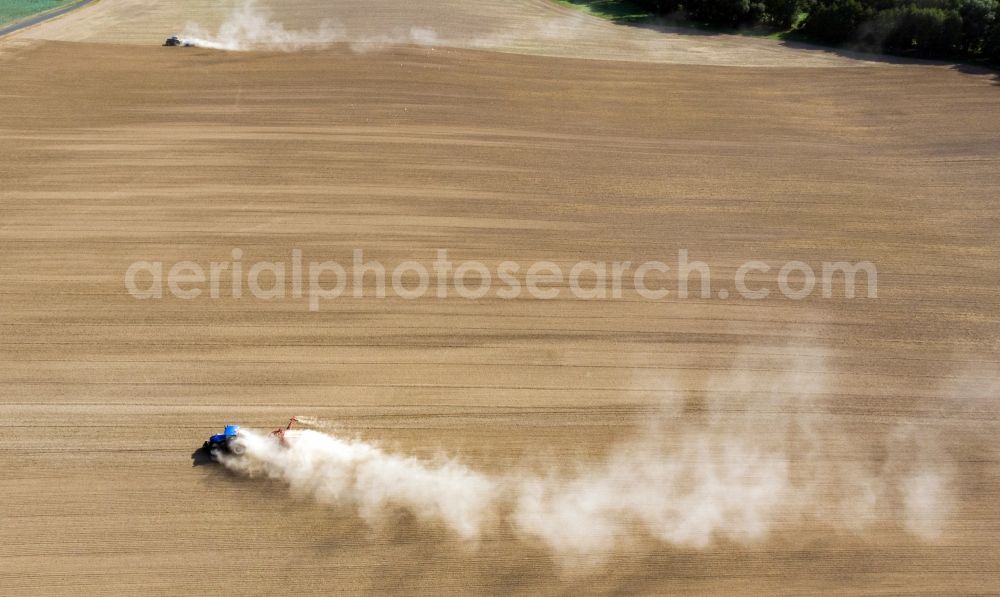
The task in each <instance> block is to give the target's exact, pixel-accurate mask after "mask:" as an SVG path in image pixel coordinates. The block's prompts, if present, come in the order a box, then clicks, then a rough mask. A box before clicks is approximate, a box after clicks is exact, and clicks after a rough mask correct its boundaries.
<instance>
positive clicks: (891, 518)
mask: <svg viewBox="0 0 1000 597" xmlns="http://www.w3.org/2000/svg"><path fill="white" fill-rule="evenodd" d="M822 363H823V359H822V358H813V359H804V360H803V362H801V363H797V364H795V365H794V366H792V367H787V366H786V367H784V368H782V369H780V370H778V369H776V370H769V369H768V368H767V367H761V366H760V363H753V362H744V363H741V364H739V366H738V367H736V368H734V369H733V370H732V371H730V372H727V373H723V374H719V375H716V376H713V377H712V378H711V379H708V380H707V381H706V382H705V384H706V385H705V387H704V388H702V389H701V390H699V391H696V392H691V393H690V396H689V400H688V401H687V402H684V403H671V404H664V405H663V407H662V409H661V412H660V413H659V414H658V415H657V416H655V417H652V418H651V422H650V423H649V424H648V425H646V426H645V427H644V428H642V429H638V430H636V432H635V433H634V435H633V437H632V438H630V439H627V440H625V441H623V442H621V443H620V444H619V445H617V446H614V447H613V448H612V449H611V450H610V451H609V453H608V455H607V456H606V457H605V458H604V459H603V461H600V462H576V463H569V464H568V465H567V466H565V467H562V468H560V469H559V470H538V469H537V468H534V467H532V466H531V465H529V464H527V463H525V464H524V465H522V466H519V467H515V468H516V470H510V471H506V472H504V473H503V474H499V475H489V474H486V473H482V472H478V471H476V470H473V469H472V468H469V467H468V466H465V465H463V464H462V463H460V462H459V461H458V460H456V459H452V458H441V459H439V460H421V459H418V458H415V457H412V456H407V455H404V454H396V453H392V452H389V451H386V450H384V449H382V448H380V447H379V446H377V445H375V444H373V443H370V442H366V441H363V440H360V439H346V438H343V437H339V436H338V435H336V434H333V433H331V432H330V427H329V426H328V425H326V424H324V423H323V422H321V421H319V420H316V419H309V418H300V421H302V422H305V423H307V424H310V426H326V432H321V431H318V430H316V429H304V430H293V431H290V432H287V433H286V436H285V437H286V439H285V440H280V439H279V438H276V437H272V436H267V435H261V434H258V433H254V432H246V433H242V435H241V436H240V438H239V439H238V442H239V444H240V446H241V447H243V448H244V450H243V452H244V453H243V454H241V455H240V456H224V457H223V458H222V462H223V463H224V464H225V466H227V467H228V468H229V469H231V470H233V471H236V472H237V473H241V474H245V475H248V476H251V477H267V478H271V479H276V480H280V481H282V482H284V483H285V484H287V485H288V486H289V487H290V488H291V490H293V491H294V492H295V493H298V494H302V495H308V496H311V497H313V498H315V499H317V500H318V501H320V502H323V503H328V504H336V505H347V506H352V507H354V508H356V509H357V512H358V513H359V514H360V516H362V517H363V518H364V519H365V520H366V521H368V522H369V523H371V524H373V525H374V524H377V523H378V522H379V521H380V520H383V519H386V518H387V515H388V514H389V513H391V512H392V511H393V509H399V508H402V509H405V510H408V511H410V512H411V513H412V514H413V515H414V516H415V517H416V518H418V519H420V520H424V521H437V522H440V523H443V524H444V525H446V526H447V527H448V528H449V529H451V530H452V531H453V532H454V533H455V534H456V535H457V536H458V537H460V538H461V539H462V540H465V541H475V540H477V539H480V538H483V537H484V536H486V535H488V534H489V533H493V532H495V531H496V529H497V528H499V525H504V526H505V527H506V528H508V529H510V530H512V531H513V532H515V533H516V534H517V535H518V536H520V537H522V538H523V539H524V540H526V541H532V542H535V543H539V544H542V545H544V546H546V547H547V548H549V549H550V550H551V551H552V552H553V553H554V554H555V555H556V556H557V557H558V558H560V559H561V560H562V561H563V562H565V563H568V564H573V563H576V562H588V563H594V562H600V561H602V560H604V559H605V558H607V557H608V556H609V555H611V554H613V553H614V552H615V551H616V550H617V549H620V548H623V547H627V546H629V545H632V544H634V543H635V542H637V541H640V540H647V541H648V540H653V541H656V542H660V543H662V544H665V545H668V546H675V547H679V548H687V549H702V550H705V549H711V548H713V546H716V545H720V544H723V543H729V544H742V545H751V544H758V543H762V542H766V541H767V540H768V538H769V537H770V536H771V535H772V534H773V532H774V531H776V530H777V529H779V528H780V529H788V528H810V529H829V530H832V531H837V532H861V531H864V530H866V529H868V528H870V527H872V526H874V525H880V526H881V527H883V528H885V527H889V528H897V529H899V530H901V531H903V532H906V533H908V534H910V535H911V536H912V537H914V538H915V539H918V540H923V541H936V540H938V539H940V538H941V537H942V535H943V533H944V531H945V528H946V526H947V523H948V520H949V516H950V513H951V512H952V511H953V509H954V507H955V503H954V502H955V498H954V490H953V485H954V470H953V466H952V465H951V464H950V463H949V461H948V458H947V454H946V453H945V451H943V450H942V449H941V448H940V442H939V441H938V439H937V438H936V437H935V436H934V434H933V433H932V432H930V431H927V430H926V429H921V428H918V427H916V426H914V425H912V424H908V423H906V422H902V423H897V424H896V425H895V426H894V427H893V428H891V431H889V432H888V433H886V434H885V436H884V437H874V438H872V437H868V438H856V437H854V436H852V435H851V434H850V433H848V431H847V430H846V429H842V428H841V427H840V426H839V424H838V423H837V422H836V421H837V419H838V418H837V417H835V416H831V415H830V413H828V412H826V410H825V409H824V407H823V404H822V403H821V400H820V399H821V397H823V396H826V395H828V394H829V389H830V386H831V384H832V383H833V378H832V376H830V375H828V374H827V373H826V372H825V370H824V369H823V365H822ZM786 365H787V364H786ZM681 394H683V393H681ZM691 396H695V397H696V398H697V399H696V400H694V402H693V404H692V403H691V400H690V397H691ZM692 411H693V414H692Z"/></svg>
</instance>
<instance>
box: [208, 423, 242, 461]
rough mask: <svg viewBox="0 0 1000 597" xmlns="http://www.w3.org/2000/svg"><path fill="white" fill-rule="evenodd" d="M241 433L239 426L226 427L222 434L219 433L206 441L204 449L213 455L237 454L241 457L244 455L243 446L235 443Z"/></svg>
mask: <svg viewBox="0 0 1000 597" xmlns="http://www.w3.org/2000/svg"><path fill="white" fill-rule="evenodd" d="M239 432H240V426H239V425H226V428H225V430H223V432H222V433H217V434H215V435H213V436H212V437H210V438H208V439H207V440H205V443H204V445H202V449H204V450H207V451H209V452H210V453H212V454H213V455H214V454H216V453H223V454H235V455H237V456H239V455H240V454H242V453H243V446H241V445H239V444H237V443H236V442H235V441H234V440H235V439H236V436H237V434H238V433H239Z"/></svg>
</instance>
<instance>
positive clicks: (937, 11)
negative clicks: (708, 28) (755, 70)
mask: <svg viewBox="0 0 1000 597" xmlns="http://www.w3.org/2000/svg"><path fill="white" fill-rule="evenodd" d="M634 4H638V5H639V6H640V7H641V8H642V9H644V10H647V11H649V12H652V13H655V14H660V15H675V14H678V13H680V14H683V15H684V16H685V17H686V18H687V19H689V20H692V21H696V22H699V23H704V24H707V25H712V26H716V27H740V26H744V25H751V24H755V23H766V24H770V25H772V26H775V27H778V28H781V29H789V28H793V27H794V28H795V30H796V31H798V32H800V33H801V35H803V36H804V37H806V38H808V39H814V40H817V41H821V42H824V43H829V44H837V45H841V44H843V45H850V46H853V47H858V48H860V49H865V50H869V51H882V52H887V53H892V54H904V55H914V56H922V57H935V58H982V59H987V60H991V61H994V62H995V63H997V64H1000V0H635V2H634Z"/></svg>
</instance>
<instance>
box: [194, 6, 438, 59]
mask: <svg viewBox="0 0 1000 597" xmlns="http://www.w3.org/2000/svg"><path fill="white" fill-rule="evenodd" d="M180 39H181V42H182V43H184V44H190V45H193V46H197V47H201V48H209V49H214V50H227V51H231V52H238V51H248V50H268V51H280V52H295V51H299V50H304V49H307V48H323V47H326V46H329V45H332V44H335V43H346V44H349V47H350V48H351V49H352V50H353V51H355V52H359V53H362V52H369V51H375V50H380V49H383V48H386V47H390V46H394V45H400V44H411V45H420V46H430V45H435V44H437V43H438V42H439V40H438V35H437V33H436V32H435V31H434V30H433V29H430V28H428V27H411V28H409V29H394V30H393V31H390V32H387V33H384V34H379V35H367V36H351V35H349V34H348V32H347V31H346V30H345V29H344V28H343V27H342V26H340V25H339V24H337V23H335V22H333V21H331V20H329V19H327V20H323V21H321V22H320V23H319V26H318V27H317V28H316V29H313V30H303V31H293V30H288V29H286V28H285V26H284V24H282V23H280V22H278V21H275V20H274V19H273V18H272V14H271V12H270V11H269V10H268V9H267V8H265V7H263V6H260V5H259V4H257V2H255V1H254V0H247V1H246V2H244V3H243V4H242V5H240V6H239V7H237V8H235V9H233V11H232V12H230V13H229V15H228V16H227V17H226V19H225V20H224V21H223V23H222V24H221V25H220V26H219V28H218V30H217V31H216V32H214V33H212V32H211V31H208V30H206V29H205V28H204V27H202V26H201V25H198V24H197V23H188V24H187V26H186V28H185V30H184V33H183V34H182V35H181V36H180Z"/></svg>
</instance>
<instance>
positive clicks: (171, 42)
mask: <svg viewBox="0 0 1000 597" xmlns="http://www.w3.org/2000/svg"><path fill="white" fill-rule="evenodd" d="M163 45H165V46H171V47H173V46H181V47H184V48H193V47H194V44H193V43H191V42H189V41H187V40H184V39H181V38H179V37H177V36H176V35H171V36H170V37H168V38H167V41H165V42H163Z"/></svg>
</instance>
